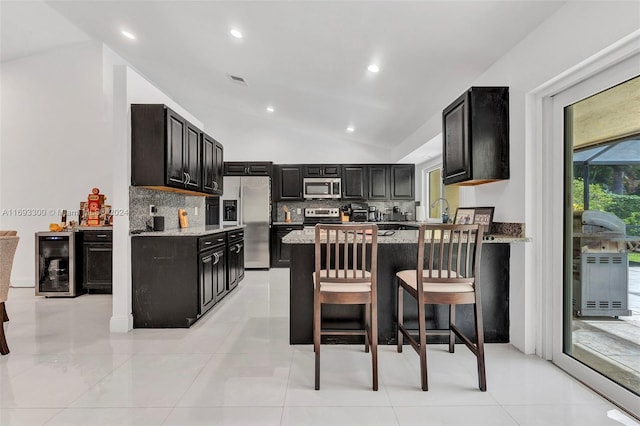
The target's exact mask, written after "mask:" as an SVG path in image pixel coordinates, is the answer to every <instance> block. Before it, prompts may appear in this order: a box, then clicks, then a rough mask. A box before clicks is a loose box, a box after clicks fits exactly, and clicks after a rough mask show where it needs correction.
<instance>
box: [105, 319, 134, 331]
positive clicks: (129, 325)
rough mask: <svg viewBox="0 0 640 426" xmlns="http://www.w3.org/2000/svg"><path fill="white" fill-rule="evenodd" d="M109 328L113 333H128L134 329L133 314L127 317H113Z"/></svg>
mask: <svg viewBox="0 0 640 426" xmlns="http://www.w3.org/2000/svg"><path fill="white" fill-rule="evenodd" d="M109 330H110V331H111V332H112V333H128V332H130V331H131V330H133V315H127V316H125V317H111V320H110V321H109Z"/></svg>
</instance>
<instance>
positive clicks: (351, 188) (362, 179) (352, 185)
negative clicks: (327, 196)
mask: <svg viewBox="0 0 640 426" xmlns="http://www.w3.org/2000/svg"><path fill="white" fill-rule="evenodd" d="M367 198H368V197H367V166H364V165H347V166H342V199H343V200H364V199H367Z"/></svg>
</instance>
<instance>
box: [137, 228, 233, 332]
mask: <svg viewBox="0 0 640 426" xmlns="http://www.w3.org/2000/svg"><path fill="white" fill-rule="evenodd" d="M231 233H233V231H229V232H219V233H216V234H209V235H205V236H144V235H137V236H134V237H132V238H131V268H132V274H131V275H132V311H133V326H134V328H174V327H175V328H188V327H190V326H191V325H192V324H193V323H194V322H195V321H197V320H198V318H200V317H201V316H202V315H204V314H205V313H206V312H207V311H208V310H210V309H211V308H212V307H213V306H214V305H215V304H216V303H217V302H218V301H219V300H220V299H222V298H223V297H224V296H225V295H226V294H227V293H228V292H229V291H230V290H231V289H233V287H235V285H237V283H238V282H239V281H240V280H241V279H242V278H243V277H244V240H243V239H238V238H237V234H238V233H237V232H236V233H234V234H233V235H234V237H235V240H234V241H229V240H228V238H229V236H230V235H229V234H231ZM240 235H241V236H242V238H244V233H243V232H240ZM228 271H233V273H232V274H229V273H228ZM230 278H232V279H233V280H234V281H235V282H234V283H231V282H230V281H229V279H230ZM230 284H231V285H230Z"/></svg>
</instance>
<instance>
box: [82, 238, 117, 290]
mask: <svg viewBox="0 0 640 426" xmlns="http://www.w3.org/2000/svg"><path fill="white" fill-rule="evenodd" d="M82 234H83V236H82V238H83V245H82V250H83V256H82V272H83V273H82V277H83V279H82V288H83V289H84V290H87V291H89V292H92V291H97V292H101V293H111V290H112V283H113V272H112V271H113V232H112V231H111V230H110V229H108V230H107V229H105V230H95V231H94V230H90V231H83V232H82Z"/></svg>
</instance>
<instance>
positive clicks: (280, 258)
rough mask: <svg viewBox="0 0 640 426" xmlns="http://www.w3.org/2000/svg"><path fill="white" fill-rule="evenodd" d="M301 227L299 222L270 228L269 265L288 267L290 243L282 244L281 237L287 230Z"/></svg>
mask: <svg viewBox="0 0 640 426" xmlns="http://www.w3.org/2000/svg"><path fill="white" fill-rule="evenodd" d="M300 229H303V226H302V225H301V224H296V225H274V226H273V228H271V267H272V268H288V267H289V265H290V262H291V244H283V243H282V238H283V237H284V236H285V235H287V234H288V233H289V232H291V231H294V230H300Z"/></svg>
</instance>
